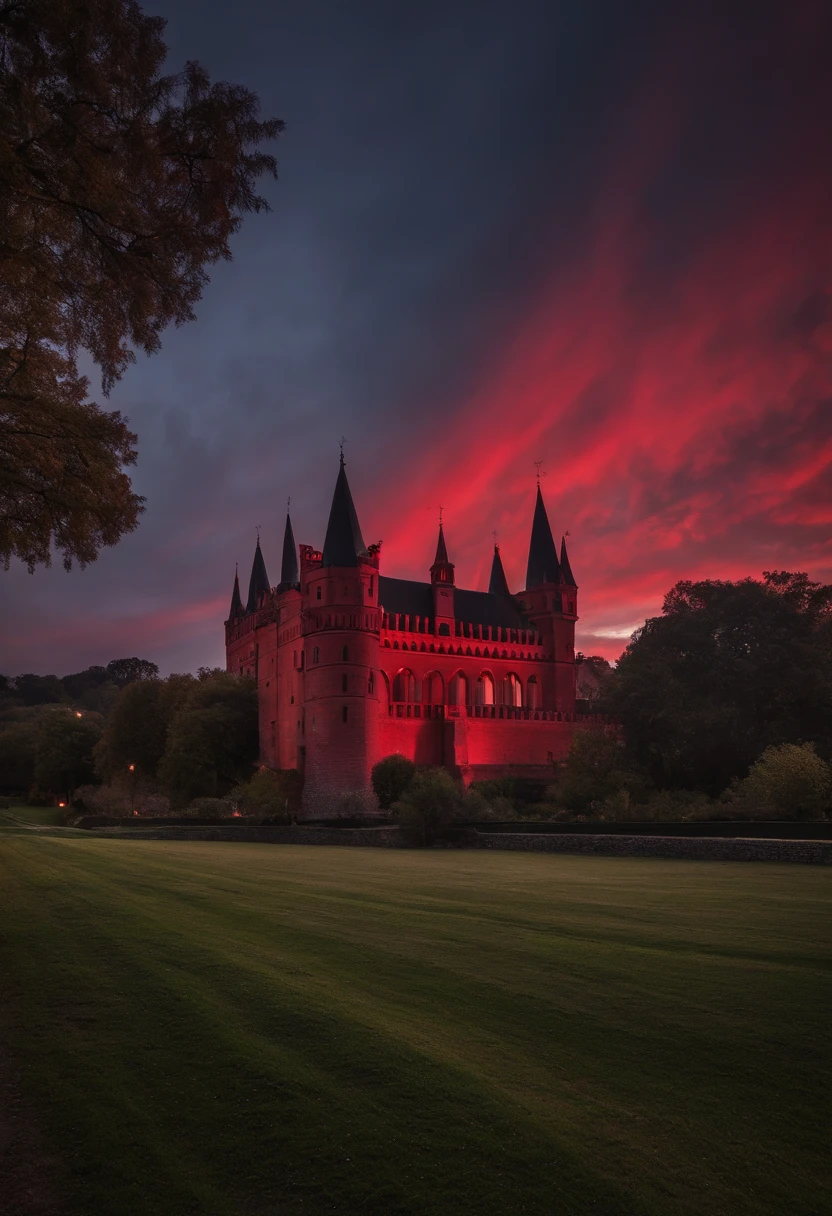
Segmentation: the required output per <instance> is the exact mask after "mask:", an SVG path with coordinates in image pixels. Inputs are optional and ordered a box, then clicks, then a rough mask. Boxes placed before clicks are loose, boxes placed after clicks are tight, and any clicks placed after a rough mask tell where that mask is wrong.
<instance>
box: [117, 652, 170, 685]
mask: <svg viewBox="0 0 832 1216" xmlns="http://www.w3.org/2000/svg"><path fill="white" fill-rule="evenodd" d="M106 670H107V677H108V678H109V679H110V680H112V681H113V683H114V684H117V685H118V686H119V688H123V687H124V685H125V684H132V683H133V681H134V680H155V679H157V678H158V676H159V668H158V667H157V666H156V664H155V663H151V662H150V661H149V660H148V659H137V658H132V659H113V660H112V662H110V663H108V664H107V668H106Z"/></svg>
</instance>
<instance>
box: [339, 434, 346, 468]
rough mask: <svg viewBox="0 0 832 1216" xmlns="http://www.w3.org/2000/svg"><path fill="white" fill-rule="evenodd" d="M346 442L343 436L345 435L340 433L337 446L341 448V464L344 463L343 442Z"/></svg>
mask: <svg viewBox="0 0 832 1216" xmlns="http://www.w3.org/2000/svg"><path fill="white" fill-rule="evenodd" d="M346 442H347V439H346V436H345V435H342V436H341V441H340V443H339V444H338V446H339V448H340V449H341V464H343V463H344V444H345V443H346Z"/></svg>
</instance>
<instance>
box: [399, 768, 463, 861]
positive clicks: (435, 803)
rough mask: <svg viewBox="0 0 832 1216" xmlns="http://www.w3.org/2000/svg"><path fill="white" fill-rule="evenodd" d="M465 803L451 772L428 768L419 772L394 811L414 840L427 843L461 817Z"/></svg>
mask: <svg viewBox="0 0 832 1216" xmlns="http://www.w3.org/2000/svg"><path fill="white" fill-rule="evenodd" d="M462 805H463V800H462V795H461V793H460V790H459V787H458V786H457V784H456V782H455V781H454V779H453V777H451V775H450V773H447V772H446V771H445V769H442V768H428V769H423V770H421V771H419V772H417V773H416V774H415V776H414V777H413V780H412V781H411V782H410V784H409V785H408V787H407V789H406V790H405V791H404V793H403V794H402V796H401V798H400V799H399V800H398V802H396V803H395V804H394V806H393V812H394V814H395V815H396V817H397V818H398V819H399V820H400V822H401V824H402V827H403V828H404V830H405V832H406V834H407V835H408V837H409V838H410V839H411V841H412V842H413V843H414V844H417V845H421V846H423V847H424V846H425V845H431V844H433V842H434V840H436V839H437V837H438V836H440V835H441V833H442V831H443V829H444V828H447V827H448V826H449V825H450V824H451V823H453V821H454V819H456V818H458V817H459V815H460V812H461V809H462Z"/></svg>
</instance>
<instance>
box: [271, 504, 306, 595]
mask: <svg viewBox="0 0 832 1216" xmlns="http://www.w3.org/2000/svg"><path fill="white" fill-rule="evenodd" d="M299 583H300V571H299V569H298V547H297V545H296V544H295V534H294V532H293V531H292V521H291V519H290V518H289V512H288V511H287V512H286V527H285V529H284V531H283V560H282V561H281V563H280V582H279V583H278V586H277V589H278V591H288V589H289V588H290V587H297V586H298V585H299Z"/></svg>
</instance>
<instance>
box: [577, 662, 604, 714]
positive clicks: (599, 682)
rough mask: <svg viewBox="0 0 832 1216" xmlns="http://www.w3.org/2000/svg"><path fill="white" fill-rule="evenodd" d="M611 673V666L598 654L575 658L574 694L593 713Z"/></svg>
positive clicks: (601, 697) (601, 698)
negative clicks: (584, 702)
mask: <svg viewBox="0 0 832 1216" xmlns="http://www.w3.org/2000/svg"><path fill="white" fill-rule="evenodd" d="M611 672H612V665H611V664H610V663H609V662H608V661H607V660H606V659H605V658H604V657H603V656H602V655H600V654H590V655H582V654H579V655H576V656H575V692H576V694H577V696H578V698H579V699H580V700H582V701H586V703H587V706H588V708H589V709H590V710H593V711H594V710H595V709H596V708H597V707H598V706H599V705H600V703H601V701H602V700H603V696H604V689H605V687H606V684H607V680H608V678H609V676H610V673H611Z"/></svg>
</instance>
